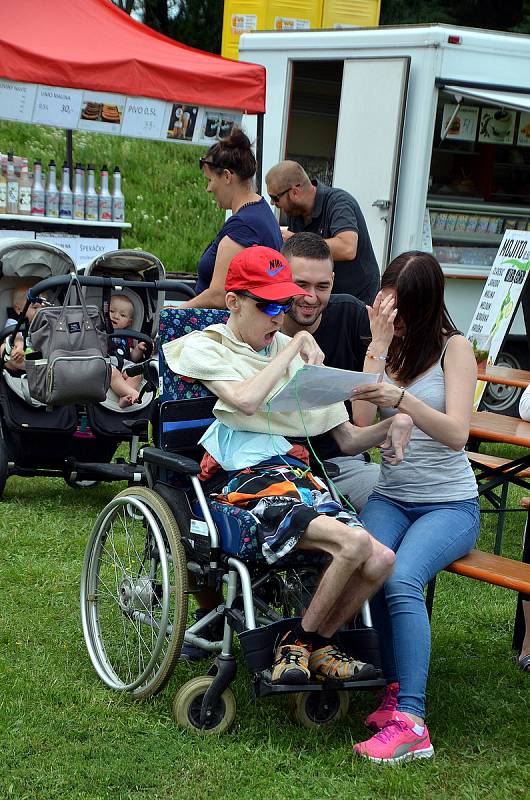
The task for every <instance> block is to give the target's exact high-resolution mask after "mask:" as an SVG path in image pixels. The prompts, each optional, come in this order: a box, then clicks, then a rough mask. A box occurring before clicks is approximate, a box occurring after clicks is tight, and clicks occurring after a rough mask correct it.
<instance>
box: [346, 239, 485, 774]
mask: <svg viewBox="0 0 530 800" xmlns="http://www.w3.org/2000/svg"><path fill="white" fill-rule="evenodd" d="M368 314H369V317H370V327H371V330H372V341H371V344H370V346H369V348H368V351H367V354H366V360H365V366H364V371H365V372H373V373H374V374H377V375H378V378H379V379H380V380H379V382H378V383H373V384H371V385H368V386H362V387H358V388H357V389H356V390H355V394H354V402H353V416H354V419H355V424H356V425H360V426H362V425H368V424H369V423H371V422H372V419H373V417H374V415H375V413H376V411H377V410H378V409H379V413H380V415H381V417H382V418H383V419H386V418H388V417H389V416H392V415H393V414H395V413H396V409H397V410H399V411H401V412H405V413H406V414H409V415H410V417H412V420H413V423H414V426H413V429H412V436H411V440H410V444H409V448H408V450H407V453H406V454H405V457H404V460H403V462H402V463H401V464H400V465H399V466H397V467H393V468H392V470H389V469H387V467H386V465H385V464H384V463H382V464H381V472H380V477H379V480H378V482H377V483H376V485H375V487H374V491H373V493H372V494H371V496H370V497H369V499H368V502H367V503H366V505H365V507H364V509H363V512H362V515H361V519H362V521H363V524H364V525H365V526H366V528H367V529H368V530H370V531H371V532H372V534H373V535H374V537H375V538H376V539H378V540H379V541H380V542H382V543H383V544H385V545H387V546H388V547H390V548H391V549H392V550H393V551H394V552H395V553H396V562H395V569H394V572H393V574H392V575H391V576H390V578H388V579H387V581H386V582H385V584H384V586H383V589H382V590H381V591H380V592H379V593H378V594H377V595H376V596H375V597H374V599H373V601H372V612H373V615H374V621H375V625H376V627H377V629H378V631H379V636H380V643H381V655H382V660H383V670H384V673H385V677H386V680H387V690H386V694H385V697H384V699H383V702H382V703H381V705H380V706H379V708H378V709H377V710H376V711H374V712H373V713H372V714H370V715H369V716H368V718H367V719H366V724H367V725H368V727H370V728H372V729H373V730H376V731H378V732H377V733H376V734H375V735H374V736H372V738H371V739H368V740H367V741H364V742H361V743H359V744H357V745H355V747H354V752H355V753H356V754H357V755H360V756H364V757H366V758H369V759H371V760H372V761H378V762H395V761H401V760H405V759H411V758H429V757H430V756H432V755H433V752H434V751H433V748H432V745H431V742H430V739H429V733H428V731H427V726H426V725H425V720H424V717H425V688H426V683H427V674H428V669H429V657H430V627H429V619H428V615H427V610H426V607H425V600H424V595H423V591H424V587H425V586H426V585H427V583H428V582H429V581H430V580H431V579H432V578H433V577H434V576H435V575H436V574H437V573H438V572H439V571H440V570H442V569H444V567H446V566H447V565H448V564H450V563H451V562H452V561H454V560H455V559H457V558H461V557H462V556H463V555H465V554H466V553H467V552H469V550H471V548H472V547H473V545H474V544H475V541H476V538H477V536H478V532H479V526H480V514H479V505H478V493H477V484H476V481H475V477H474V474H473V471H472V469H471V466H470V464H469V461H468V459H467V457H466V454H465V452H464V450H463V447H464V445H465V443H466V442H467V439H468V435H469V423H470V418H471V411H472V406H473V394H474V390H475V383H476V377H477V369H476V362H475V358H474V356H473V351H472V348H471V345H470V343H469V342H468V341H467V339H465V338H464V336H462V335H461V334H460V333H459V332H458V331H457V330H456V329H455V326H454V324H453V322H452V321H451V319H450V317H449V315H448V313H447V310H446V308H445V305H444V277H443V273H442V270H441V268H440V265H439V264H438V262H437V261H436V259H435V258H434V257H433V256H431V255H429V254H427V253H421V252H409V253H403V254H402V255H400V256H398V257H397V258H396V259H394V261H392V263H391V264H390V265H389V266H388V268H387V270H386V271H385V273H384V274H383V277H382V281H381V292H380V293H379V294H378V295H377V297H376V299H375V301H374V305H373V307H372V308H370V307H369V308H368Z"/></svg>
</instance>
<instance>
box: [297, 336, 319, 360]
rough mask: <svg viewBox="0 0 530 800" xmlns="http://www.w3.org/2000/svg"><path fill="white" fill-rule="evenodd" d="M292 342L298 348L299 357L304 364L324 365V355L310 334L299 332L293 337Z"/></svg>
mask: <svg viewBox="0 0 530 800" xmlns="http://www.w3.org/2000/svg"><path fill="white" fill-rule="evenodd" d="M293 341H294V342H296V344H297V346H298V353H299V354H300V355H301V357H302V358H303V360H304V361H305V362H306V364H323V363H324V353H323V352H322V350H321V349H320V347H319V346H318V344H317V343H316V341H315V339H314V338H313V336H311V334H310V333H308V332H307V331H299V332H298V333H297V334H296V335H295V336H294V337H293Z"/></svg>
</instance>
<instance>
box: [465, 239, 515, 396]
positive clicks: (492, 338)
mask: <svg viewBox="0 0 530 800" xmlns="http://www.w3.org/2000/svg"><path fill="white" fill-rule="evenodd" d="M529 270H530V231H515V230H507V231H505V233H504V236H503V239H502V242H501V244H500V247H499V250H498V252H497V255H496V256H495V261H494V262H493V265H492V267H491V270H490V273H489V276H488V279H487V281H486V284H485V286H484V289H483V292H482V295H481V297H480V300H479V302H478V305H477V308H476V310H475V313H474V314H473V319H472V320H471V325H470V326H469V330H468V332H467V338H468V339H469V341H470V342H471V344H472V346H473V352H474V353H475V358H476V360H477V364H478V366H479V367H480V368H482V369H483V368H485V367H486V365H487V364H494V363H495V360H496V358H497V356H498V355H499V352H500V350H501V348H502V345H503V343H504V339H505V338H506V334H507V333H508V331H509V329H510V326H511V324H512V320H513V317H514V315H515V312H516V310H517V306H518V304H519V300H520V297H521V293H522V291H523V287H524V285H525V283H526V280H527V278H528V271H529ZM485 388H486V384H485V382H484V381H478V382H477V389H476V392H475V401H474V410H475V411H476V409H477V408H478V405H479V403H480V400H481V397H482V394H483V392H484V389H485Z"/></svg>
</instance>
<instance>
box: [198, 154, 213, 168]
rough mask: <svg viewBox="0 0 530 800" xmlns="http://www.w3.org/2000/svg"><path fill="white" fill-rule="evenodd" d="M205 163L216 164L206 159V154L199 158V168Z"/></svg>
mask: <svg viewBox="0 0 530 800" xmlns="http://www.w3.org/2000/svg"><path fill="white" fill-rule="evenodd" d="M205 164H206V166H207V167H216V166H217V164H215V163H214V162H213V161H208V156H202V158H199V169H202V168H203V167H204V165H205Z"/></svg>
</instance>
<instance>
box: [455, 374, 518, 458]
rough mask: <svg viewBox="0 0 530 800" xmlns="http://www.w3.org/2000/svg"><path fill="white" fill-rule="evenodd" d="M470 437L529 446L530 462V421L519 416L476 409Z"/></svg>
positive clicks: (472, 417)
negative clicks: (508, 415) (525, 420)
mask: <svg viewBox="0 0 530 800" xmlns="http://www.w3.org/2000/svg"><path fill="white" fill-rule="evenodd" d="M529 374H530V373H529ZM469 438H470V439H481V440H482V441H487V442H500V443H505V444H516V445H519V446H520V447H528V448H529V454H528V456H527V458H528V459H529V462H530V422H524V420H522V419H519V417H507V416H505V415H504V414H494V413H493V412H492V411H474V412H473V414H472V415H471V426H470V429H469Z"/></svg>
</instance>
